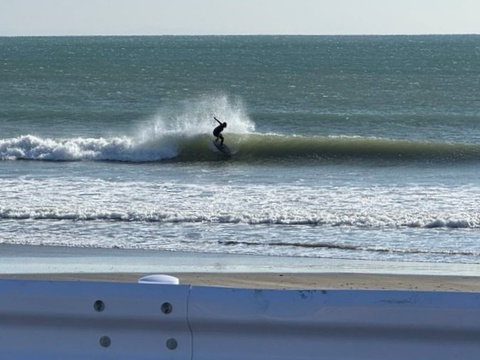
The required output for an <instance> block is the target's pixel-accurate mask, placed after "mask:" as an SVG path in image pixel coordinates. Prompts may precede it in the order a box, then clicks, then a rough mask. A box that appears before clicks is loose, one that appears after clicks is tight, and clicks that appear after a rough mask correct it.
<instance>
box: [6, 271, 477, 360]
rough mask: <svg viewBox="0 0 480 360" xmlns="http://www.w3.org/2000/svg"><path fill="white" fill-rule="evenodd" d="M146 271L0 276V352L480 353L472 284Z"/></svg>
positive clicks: (61, 355) (297, 357) (298, 358)
mask: <svg viewBox="0 0 480 360" xmlns="http://www.w3.org/2000/svg"><path fill="white" fill-rule="evenodd" d="M157 280H158V278H150V277H149V278H143V281H141V282H142V283H141V284H131V283H130V284H129V283H110V282H102V283H99V282H83V281H75V282H68V281H25V280H0V359H8V360H11V359H13V360H16V359H48V360H56V359H69V360H70V359H120V360H121V359H133V360H143V359H185V360H187V359H188V360H192V359H193V360H236V359H238V360H254V359H255V360H256V359H258V360H260V359H262V360H265V359H292V360H302V359H329V360H340V359H341V360H347V359H352V360H362V359H365V360H366V359H368V360H375V359H389V360H390V359H393V360H396V359H402V360H404V359H408V360H412V359H418V360H425V359H435V360H446V359H480V294H479V293H455V292H416V291H376V290H375V291H367V290H348V291H347V290H331V291H330V290H328V291H327V290H325V291H322V290H315V291H313V290H312V291H309V290H304V291H297V290H255V289H232V288H222V287H202V286H186V285H155V283H159V282H160V283H163V284H175V282H169V281H170V280H169V279H168V278H167V279H166V282H165V278H162V279H161V281H157ZM150 284H154V285H150Z"/></svg>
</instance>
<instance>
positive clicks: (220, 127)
mask: <svg viewBox="0 0 480 360" xmlns="http://www.w3.org/2000/svg"><path fill="white" fill-rule="evenodd" d="M213 118H214V119H215V120H216V121H217V122H218V123H219V124H220V125H218V126H217V127H216V128H215V129H213V136H215V137H216V139H215V142H217V141H218V139H220V140H221V141H220V147H222V146H223V135H222V131H223V129H225V128H226V127H227V123H226V122H224V123H222V122H221V121H220V120H218V119H217V118H216V117H215V116H214V117H213Z"/></svg>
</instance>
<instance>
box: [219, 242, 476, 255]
mask: <svg viewBox="0 0 480 360" xmlns="http://www.w3.org/2000/svg"><path fill="white" fill-rule="evenodd" d="M218 243H219V244H220V245H224V246H252V247H270V246H271V247H293V248H311V249H330V250H341V251H366V252H374V253H391V254H403V255H404V254H412V255H413V254H431V255H462V256H479V255H480V252H479V251H475V250H471V251H470V250H452V249H448V250H432V249H419V248H404V249H400V248H394V247H378V246H375V247H373V246H363V245H349V244H337V243H328V242H316V243H311V242H309V243H306V242H300V241H298V242H280V241H273V242H268V241H267V242H260V241H234V240H228V241H223V240H220V241H218Z"/></svg>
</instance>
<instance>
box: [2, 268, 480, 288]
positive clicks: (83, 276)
mask: <svg viewBox="0 0 480 360" xmlns="http://www.w3.org/2000/svg"><path fill="white" fill-rule="evenodd" d="M145 275H148V274H146V273H144V274H142V273H76V274H1V275H0V278H3V279H5V278H8V279H34V280H78V281H87V280H88V281H119V282H137V281H138V279H139V278H140V277H142V276H145ZM169 275H172V276H175V277H177V278H178V279H179V280H180V284H184V285H185V284H188V285H203V286H226V287H240V288H255V289H258V288H262V289H349V290H350V289H367V290H374V289H375V290H415V291H417V290H418V291H466V292H477V291H480V277H474V276H436V275H398V274H357V273H285V274H283V273H211V272H210V273H173V272H170V273H169Z"/></svg>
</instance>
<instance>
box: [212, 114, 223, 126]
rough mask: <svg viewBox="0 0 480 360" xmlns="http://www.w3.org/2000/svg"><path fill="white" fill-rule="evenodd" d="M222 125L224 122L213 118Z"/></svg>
mask: <svg viewBox="0 0 480 360" xmlns="http://www.w3.org/2000/svg"><path fill="white" fill-rule="evenodd" d="M213 118H214V119H215V120H216V121H217V122H218V123H219V124H220V125H222V122H221V121H220V120H218V119H217V118H216V117H215V116H214V117H213Z"/></svg>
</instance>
